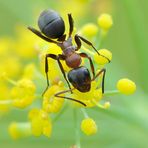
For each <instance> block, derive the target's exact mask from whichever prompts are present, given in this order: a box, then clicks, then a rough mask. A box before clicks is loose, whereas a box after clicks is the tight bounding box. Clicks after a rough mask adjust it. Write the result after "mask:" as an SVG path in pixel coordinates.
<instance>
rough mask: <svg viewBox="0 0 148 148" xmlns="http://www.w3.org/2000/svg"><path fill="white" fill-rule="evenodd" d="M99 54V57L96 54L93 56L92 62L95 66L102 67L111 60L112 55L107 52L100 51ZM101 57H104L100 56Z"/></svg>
mask: <svg viewBox="0 0 148 148" xmlns="http://www.w3.org/2000/svg"><path fill="white" fill-rule="evenodd" d="M99 53H100V55H98V54H97V53H95V54H94V60H95V62H96V63H97V64H99V65H104V64H107V63H108V62H109V61H108V59H109V60H110V61H111V60H112V53H111V52H110V51H109V50H107V49H100V50H99ZM101 55H103V56H104V57H103V56H101ZM105 57H106V58H108V59H106V58H105Z"/></svg>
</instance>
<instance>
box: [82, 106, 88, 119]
mask: <svg viewBox="0 0 148 148" xmlns="http://www.w3.org/2000/svg"><path fill="white" fill-rule="evenodd" d="M81 111H82V113H83V115H84V117H85V118H89V116H88V114H87V112H86V110H85V109H84V108H81Z"/></svg>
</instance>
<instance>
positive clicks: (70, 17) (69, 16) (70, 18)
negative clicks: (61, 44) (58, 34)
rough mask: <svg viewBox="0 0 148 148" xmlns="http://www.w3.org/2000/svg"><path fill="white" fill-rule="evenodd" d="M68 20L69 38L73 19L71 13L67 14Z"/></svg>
mask: <svg viewBox="0 0 148 148" xmlns="http://www.w3.org/2000/svg"><path fill="white" fill-rule="evenodd" d="M68 21H69V38H70V37H71V35H72V32H73V27H74V21H73V18H72V16H71V14H68Z"/></svg>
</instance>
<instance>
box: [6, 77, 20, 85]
mask: <svg viewBox="0 0 148 148" xmlns="http://www.w3.org/2000/svg"><path fill="white" fill-rule="evenodd" d="M5 80H7V81H8V82H9V83H10V84H12V85H17V82H16V81H14V80H12V79H9V78H8V77H5Z"/></svg>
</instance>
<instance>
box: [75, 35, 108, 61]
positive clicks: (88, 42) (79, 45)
mask: <svg viewBox="0 0 148 148" xmlns="http://www.w3.org/2000/svg"><path fill="white" fill-rule="evenodd" d="M81 40H82V41H83V42H85V43H86V44H88V45H89V46H91V47H92V48H93V49H94V50H95V52H96V53H97V54H98V55H100V56H102V57H104V58H106V59H107V60H108V62H109V63H110V60H109V59H108V58H107V57H106V56H104V55H101V54H100V53H99V52H98V51H97V49H96V48H95V47H94V45H93V44H92V43H91V42H90V41H88V40H86V39H85V38H83V37H81V36H79V35H77V34H76V35H75V41H76V44H77V45H78V48H77V50H79V49H80V48H81Z"/></svg>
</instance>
